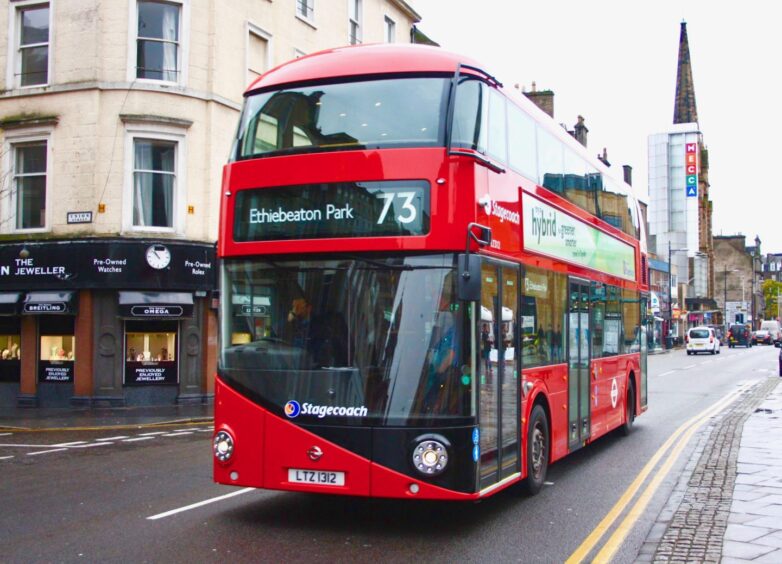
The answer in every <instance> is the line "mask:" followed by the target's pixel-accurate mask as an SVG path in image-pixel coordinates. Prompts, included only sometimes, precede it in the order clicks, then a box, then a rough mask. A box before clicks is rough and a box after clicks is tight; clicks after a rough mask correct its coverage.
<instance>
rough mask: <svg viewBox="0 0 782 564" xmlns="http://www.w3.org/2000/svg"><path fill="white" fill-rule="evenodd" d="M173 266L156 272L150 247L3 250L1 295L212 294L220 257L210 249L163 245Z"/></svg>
mask: <svg viewBox="0 0 782 564" xmlns="http://www.w3.org/2000/svg"><path fill="white" fill-rule="evenodd" d="M165 246H166V248H167V250H168V251H169V252H170V256H171V260H170V263H169V264H168V265H166V267H165V268H162V269H156V268H152V267H151V266H150V265H149V264H148V263H147V260H146V253H147V250H148V249H149V247H150V242H149V241H129V240H115V239H112V240H105V241H84V240H76V241H57V242H27V243H22V244H19V243H14V244H2V245H0V290H2V289H9V290H19V289H25V290H44V289H46V290H51V289H57V290H63V291H65V290H73V289H77V288H78V289H88V288H100V289H105V288H116V289H128V290H132V289H138V290H141V289H148V288H156V289H164V288H177V289H181V290H188V291H193V290H202V291H203V290H206V291H209V290H213V289H214V288H215V287H216V270H217V263H216V254H215V249H214V247H212V246H208V245H195V244H182V243H175V242H169V241H166V242H165Z"/></svg>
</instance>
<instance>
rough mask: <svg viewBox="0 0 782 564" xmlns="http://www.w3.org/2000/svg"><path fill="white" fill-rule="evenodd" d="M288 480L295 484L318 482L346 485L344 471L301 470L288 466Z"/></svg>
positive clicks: (329, 484) (321, 484) (319, 483)
mask: <svg viewBox="0 0 782 564" xmlns="http://www.w3.org/2000/svg"><path fill="white" fill-rule="evenodd" d="M288 481H289V482H293V483H294V484H318V485H320V486H344V485H345V473H344V472H324V471H322V470H299V469H297V468H288Z"/></svg>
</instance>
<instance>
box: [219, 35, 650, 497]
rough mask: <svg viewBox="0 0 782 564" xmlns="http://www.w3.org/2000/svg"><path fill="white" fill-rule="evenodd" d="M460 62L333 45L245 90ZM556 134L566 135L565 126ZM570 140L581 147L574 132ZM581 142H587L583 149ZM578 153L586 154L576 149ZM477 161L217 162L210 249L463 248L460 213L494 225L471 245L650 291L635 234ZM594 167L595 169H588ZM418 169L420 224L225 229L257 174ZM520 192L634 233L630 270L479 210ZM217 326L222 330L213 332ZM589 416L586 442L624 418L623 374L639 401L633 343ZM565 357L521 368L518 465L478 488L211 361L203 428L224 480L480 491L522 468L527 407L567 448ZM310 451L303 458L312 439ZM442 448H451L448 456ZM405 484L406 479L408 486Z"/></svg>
mask: <svg viewBox="0 0 782 564" xmlns="http://www.w3.org/2000/svg"><path fill="white" fill-rule="evenodd" d="M459 65H468V66H469V68H462V70H461V72H462V73H463V74H466V75H473V76H476V77H482V74H481V73H480V72H477V71H475V70H472V67H475V66H476V64H475V63H474V62H472V61H470V60H468V59H465V58H463V57H459V56H457V55H453V54H451V53H448V52H445V51H442V50H440V49H436V48H427V47H413V46H394V45H384V46H380V45H377V46H363V47H356V48H345V49H336V50H333V51H328V52H324V53H321V54H317V55H313V56H309V57H304V58H302V59H298V60H296V61H294V62H291V63H288V64H285V65H282V66H281V67H278V68H277V69H274V70H272V71H270V72H268V73H267V74H266V75H264V76H262V77H261V78H259V79H258V80H257V81H256V82H255V83H254V84H253V85H252V86H251V87H250V88H249V89H248V95H251V94H252V93H254V92H258V91H263V90H266V89H270V88H274V87H279V86H283V85H291V84H293V85H296V84H306V83H310V82H318V81H325V80H331V79H334V78H339V79H351V78H355V77H367V76H369V77H382V76H385V75H389V76H392V75H408V74H416V75H417V74H425V75H437V76H440V75H453V74H454V73H455V72H457V69H458V67H459ZM498 90H502V91H503V92H504V95H505V96H506V97H507V98H508V99H510V100H512V101H513V103H515V104H516V105H518V106H520V107H521V108H522V109H524V110H525V111H526V112H527V113H528V114H529V115H531V116H533V117H534V118H535V120H536V122H537V124H538V125H540V126H542V127H545V128H546V129H547V130H548V131H549V132H551V133H552V134H553V135H555V136H557V138H558V139H563V135H562V133H561V131H560V130H561V128H559V127H558V126H557V125H556V124H554V122H553V121H552V120H550V119H549V118H548V117H544V116H543V114H542V113H541V112H540V111H539V110H538V109H537V108H536V107H534V106H533V105H532V104H531V103H530V102H528V101H527V100H526V99H524V98H523V97H522V96H520V95H519V94H518V92H515V91H510V90H507V91H506V90H503V89H500V88H498ZM563 143H570V141H569V140H567V139H564V140H563ZM570 147H571V148H572V149H573V150H575V151H579V150H580V149H579V148H578V146H577V145H575V143H571V144H570ZM582 153H583V154H584V155H586V153H585V152H583V151H582ZM585 158H586V157H585ZM497 168H498V167H492V166H486V164H485V163H483V162H481V161H480V160H478V159H475V158H470V157H467V156H461V155H453V154H449V153H448V151H447V149H446V148H445V147H426V148H395V149H376V150H346V151H339V152H316V153H305V154H294V155H287V156H269V157H264V158H259V159H247V160H239V161H233V162H231V163H229V164H228V165H227V166H226V167H225V169H224V174H223V190H222V192H223V194H222V198H221V211H220V232H219V241H218V255H219V256H220V258H221V259H222V260H223V261H226V260H228V261H230V260H231V259H238V258H252V257H256V256H264V257H269V256H273V255H280V256H295V255H307V256H311V255H321V254H322V255H331V254H335V253H359V252H366V251H371V252H373V253H427V252H446V253H464V251H465V245H466V240H467V238H466V234H467V231H468V226H469V225H470V224H472V223H476V224H480V225H483V226H487V227H489V228H490V229H491V231H492V245H491V246H485V247H482V248H479V247H478V246H477V245H475V244H474V243H473V244H472V246H471V252H473V253H479V254H480V255H482V256H484V257H487V258H489V257H491V258H496V259H500V260H502V261H507V262H510V263H514V264H520V265H525V266H528V267H538V268H541V269H545V270H547V271H553V272H556V273H560V274H564V275H567V276H570V277H578V278H580V279H584V280H588V281H595V282H601V283H604V284H610V285H613V286H616V287H619V288H623V289H627V290H632V291H634V292H645V291H648V287H647V286H646V282H645V277H644V276H643V275H642V272H643V269H645V264H646V263H645V259H644V258H643V257H644V255H645V248H643V246H642V243H641V242H640V241H641V240H642V238H641V239H639V238H635V237H631V236H629V235H627V234H625V233H624V232H622V231H620V230H619V229H617V228H614V227H612V226H611V225H609V224H607V223H605V222H603V221H601V220H599V219H598V218H596V217H594V216H591V215H589V214H588V213H587V212H585V211H584V210H582V209H581V208H579V207H577V206H576V205H574V204H572V203H570V202H569V201H567V200H566V199H564V198H563V197H560V196H558V195H556V194H554V193H553V192H551V191H549V190H547V189H545V188H543V187H542V186H540V185H538V184H536V183H535V182H534V181H532V180H529V179H527V178H525V177H523V176H521V175H520V174H518V173H516V172H514V171H513V170H511V169H505V170H503V171H500V170H497ZM600 170H601V171H603V172H604V173H605V169H600ZM387 179H394V180H425V181H427V182H428V183H429V185H430V187H431V191H430V207H431V214H430V217H431V225H430V229H429V232H428V233H427V234H425V235H421V236H404V237H344V238H319V239H295V240H282V241H247V242H237V241H235V240H234V238H233V231H232V228H233V226H234V224H235V222H236V220H237V218H236V217H235V207H234V201H235V199H236V195H237V194H238V193H240V192H241V191H243V190H249V189H257V188H259V187H266V186H268V187H277V186H298V185H307V184H313V183H322V182H355V181H382V180H387ZM522 192H525V193H527V194H529V195H532V196H534V197H536V198H539V199H540V200H542V201H544V202H545V203H546V204H547V205H549V206H552V207H554V208H556V209H557V210H559V211H560V212H562V213H564V214H567V215H568V216H571V217H573V218H576V219H577V220H578V221H580V222H582V223H584V224H588V225H591V226H593V227H594V228H595V229H597V230H599V231H601V232H602V233H605V234H606V235H608V236H610V237H611V238H614V239H617V240H619V241H622V242H624V243H626V244H627V245H630V246H632V249H633V253H634V257H635V264H634V270H635V272H636V278H635V280H627V279H625V278H620V277H616V276H611V275H609V274H606V273H605V272H600V271H597V270H591V269H589V268H585V267H583V266H578V265H576V264H572V263H569V262H567V261H564V260H561V259H558V258H554V257H549V256H544V255H541V254H536V253H533V252H529V251H527V250H525V247H524V241H523V229H522V227H523V226H522V225H521V224H520V222H516V223H514V222H513V221H508V220H507V218H503V217H499V216H498V215H497V214H491V213H490V211H491V210H490V206H487V205H486V202H487V201H491V202H495V203H497V204H499V205H500V206H501V208H502V209H506V210H510V211H511V212H515V213H518V214H519V217H521V213H522V210H521V195H522ZM222 338H223V339H225V338H226V336H225V335H224V336H223V337H222ZM588 371H589V374H590V376H589V380H590V383H589V390H590V405H591V411H590V413H591V417H590V425H591V428H590V429H589V436H588V439H586V440H585V441H583V442H582V443H580V444H579V445H578V447H581V446H583V445H584V444H588V443H590V442H592V441H594V440H596V439H597V438H599V437H601V436H603V435H605V434H606V433H608V432H609V431H611V430H613V429H616V428H617V427H620V426H622V425H624V424H625V423H626V421H627V418H628V409H627V406H626V405H625V402H626V398H627V397H628V393H627V392H628V386H630V385H631V384H632V385H633V386H634V390H636V392H635V393H634V394H633V395H632V397H633V398H634V402H635V405H634V406H633V409H632V413H634V414H636V415H637V414H640V413H642V412H643V411H644V410H645V409H646V405H645V402H644V401H642V394H640V393H638V390H641V387H642V382H641V376H642V374H641V372H642V368H641V357H640V355H639V353H638V352H632V353H627V354H619V355H614V356H610V357H607V358H600V359H592V360H591V361H590V363H589V367H588ZM568 378H569V367H568V364H567V362H564V363H560V364H553V365H547V366H542V367H536V368H529V369H527V368H523V370H522V379H521V385H520V386H519V388H520V389H519V397H518V398H517V401H518V406H519V437H520V440H519V443H518V449H519V451H518V453H519V454H518V458H519V467H518V471H517V472H513V473H512V474H511V475H510V476H508V477H507V478H505V479H498V480H497V482H496V484H494V485H493V486H490V487H476V488H475V491H471V492H460V491H454V490H452V489H447V488H444V487H440V486H438V485H437V484H435V483H431V481H429V480H427V479H425V477H422V476H416V475H415V473H414V472H412V470H411V472H408V473H403V472H399V471H396V470H394V469H392V468H389V467H387V466H384V465H382V464H379V463H377V462H375V461H374V460H372V459H371V458H370V457H367V456H362V455H360V454H357V453H356V452H354V451H353V450H351V449H350V448H346V447H345V446H344V444H342V445H341V444H338V443H337V442H334V441H331V440H328V439H327V438H324V436H322V435H319V434H316V433H313V432H311V431H310V430H308V429H305V428H303V427H302V426H300V425H298V424H297V423H296V422H295V420H288V419H286V418H285V417H282V416H280V415H278V414H275V413H272V412H271V411H270V410H269V409H267V408H266V407H263V406H261V405H259V403H258V402H256V401H253V400H252V399H250V398H248V397H246V395H245V394H243V393H242V392H241V390H237V389H235V388H234V387H232V386H230V385H229V384H227V383H226V381H225V380H224V378H223V377H222V376H221V374H220V373H218V375H217V378H216V383H215V432H216V433H218V432H220V431H226V432H228V433H229V434H230V436H231V438H232V440H233V445H232V453H233V456H231V458H230V459H229V460H228V461H227V462H221V461H219V460H217V459H215V461H214V479H215V481H217V482H219V483H222V484H229V485H237V486H250V487H258V488H268V489H277V490H290V491H306V492H316V493H329V494H345V495H355V496H373V497H374V496H377V497H390V498H419V499H421V498H425V499H460V500H469V499H478V498H480V497H483V496H486V495H491V494H493V493H495V492H497V491H499V490H501V489H502V488H503V487H505V486H508V485H510V484H512V483H515V482H518V481H521V480H523V479H525V478H526V477H527V475H528V463H527V460H526V455H527V445H526V442H527V437H528V429H527V422H528V421H529V417H530V414H531V412H532V409H533V406H535V405H541V406H543V408H544V410H545V412H546V414H547V416H548V425H549V437H550V441H549V445H550V446H549V449H548V456H547V458H548V462H549V463H551V462H554V461H556V460H558V459H561V458H562V457H564V456H565V455H567V454H568V453H569V452H571V451H572V450H573V446H572V443H571V444H570V446H569V441H568ZM315 447H317V449H318V450H319V451H320V453H321V454H320V456H319V457H317V459H315V457H314V456H313V455H312V453H313V449H314V448H315ZM452 458H453V457H452ZM291 468H296V469H311V470H313V471H322V470H326V471H340V472H344V473H345V476H346V478H345V485H344V486H334V485H318V484H305V483H292V482H290V481H289V479H288V478H289V476H288V469H291ZM413 485H415V487H411V486H413Z"/></svg>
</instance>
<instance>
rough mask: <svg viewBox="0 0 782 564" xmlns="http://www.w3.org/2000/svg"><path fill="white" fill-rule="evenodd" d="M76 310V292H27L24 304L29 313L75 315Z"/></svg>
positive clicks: (25, 311)
mask: <svg viewBox="0 0 782 564" xmlns="http://www.w3.org/2000/svg"><path fill="white" fill-rule="evenodd" d="M76 310H77V307H76V292H27V295H26V296H25V297H24V304H22V313H23V314H27V315H50V314H70V315H74V314H75V313H76Z"/></svg>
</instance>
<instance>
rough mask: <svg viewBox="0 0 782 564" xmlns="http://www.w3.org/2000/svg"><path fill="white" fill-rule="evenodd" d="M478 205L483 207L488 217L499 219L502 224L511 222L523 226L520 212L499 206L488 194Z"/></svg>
mask: <svg viewBox="0 0 782 564" xmlns="http://www.w3.org/2000/svg"><path fill="white" fill-rule="evenodd" d="M478 203H479V204H480V205H482V206H483V208H484V209H485V210H486V214H487V215H493V216H494V217H498V218H499V219H500V222H505V221H510V222H511V223H515V224H516V225H520V224H521V215H520V214H519V212H515V211H512V210H509V209H508V208H506V207H505V206H503V205H500V204H498V203H497V202H496V201H494V200H492V199H491V198H490V197H489V196H488V194H487V195H486V196H483V197H482V198H481V199H480V200H478Z"/></svg>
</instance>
